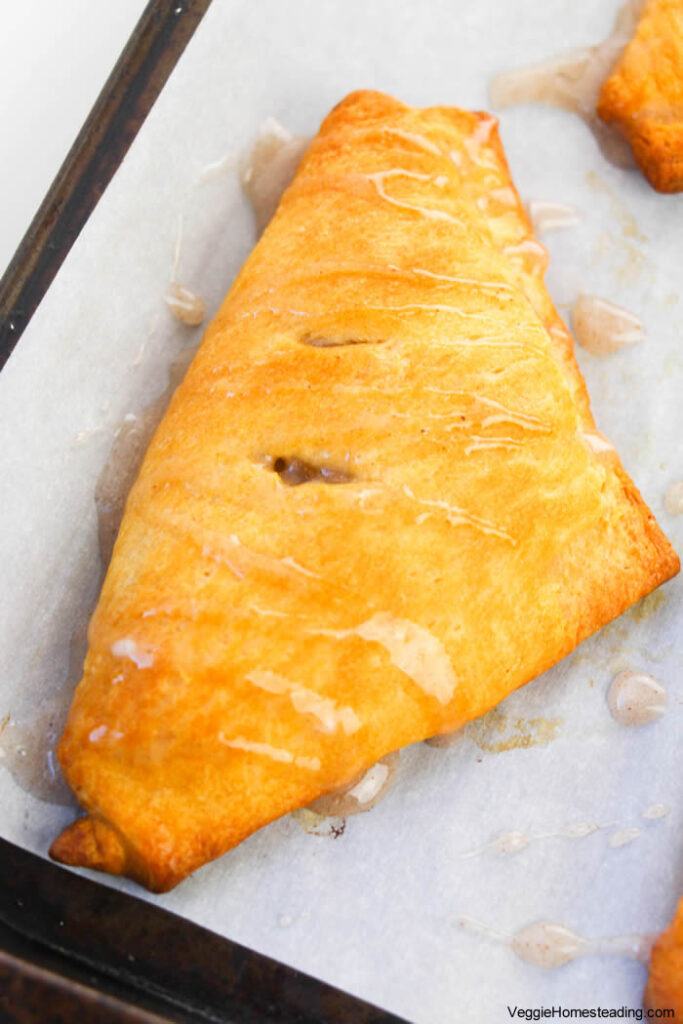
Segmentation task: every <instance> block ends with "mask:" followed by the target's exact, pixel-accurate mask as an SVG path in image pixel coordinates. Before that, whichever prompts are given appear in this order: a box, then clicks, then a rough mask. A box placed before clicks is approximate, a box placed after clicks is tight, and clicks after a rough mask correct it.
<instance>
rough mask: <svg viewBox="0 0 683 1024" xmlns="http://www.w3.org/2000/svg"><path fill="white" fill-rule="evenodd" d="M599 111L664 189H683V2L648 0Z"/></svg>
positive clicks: (607, 84) (656, 184)
mask: <svg viewBox="0 0 683 1024" xmlns="http://www.w3.org/2000/svg"><path fill="white" fill-rule="evenodd" d="M598 114H599V116H600V117H601V118H602V119H603V121H605V122H606V123H607V124H609V125H613V126H614V127H615V128H616V129H617V130H618V131H619V132H620V133H621V134H622V135H623V136H624V137H625V138H626V139H628V141H629V143H630V145H631V149H632V150H633V155H634V157H635V159H636V163H637V164H638V166H639V167H640V169H641V171H642V172H643V174H644V175H645V177H646V178H647V180H648V181H649V182H650V184H651V185H652V186H653V188H656V189H657V191H658V192H680V191H681V190H682V189H683V2H682V0H646V3H645V6H644V9H643V13H642V15H641V18H640V21H639V23H638V27H637V29H636V33H635V35H634V37H633V39H632V40H631V41H630V42H629V43H628V45H627V46H626V48H625V49H624V52H623V54H622V55H621V57H620V59H619V61H618V62H617V65H616V67H615V68H614V71H613V72H612V74H611V75H610V77H609V78H608V79H607V81H606V82H605V84H604V85H603V87H602V90H601V92H600V98H599V101H598Z"/></svg>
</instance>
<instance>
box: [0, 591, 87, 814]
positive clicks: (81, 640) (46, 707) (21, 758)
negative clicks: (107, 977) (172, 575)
mask: <svg viewBox="0 0 683 1024" xmlns="http://www.w3.org/2000/svg"><path fill="white" fill-rule="evenodd" d="M89 619H90V612H89V611H88V612H87V613H86V614H85V615H84V617H83V620H82V621H81V622H80V623H79V625H78V626H77V627H76V628H75V629H74V631H73V633H72V636H71V644H70V648H69V667H68V669H67V672H66V679H65V680H64V682H63V683H62V684H61V685H60V686H59V688H58V689H57V690H56V691H55V692H54V693H53V694H51V695H50V696H47V697H43V698H42V699H41V702H40V706H39V707H38V708H32V709H31V711H30V713H28V714H26V715H15V714H12V713H11V712H10V713H9V714H8V715H6V716H5V718H4V719H3V720H2V721H0V766H2V767H4V768H6V769H7V771H8V772H9V773H10V775H11V776H12V778H13V779H14V781H15V782H16V783H17V785H18V786H20V787H21V788H22V789H23V790H25V791H26V792H27V793H30V794H31V795H32V796H35V797H37V798H38V799H39V800H43V801H45V802H46V803H51V804H59V805H62V806H68V807H71V806H76V798H75V797H74V795H73V793H72V792H71V790H70V789H69V787H68V786H67V784H66V782H65V781H64V776H63V775H62V770H61V767H60V765H59V761H58V759H57V746H58V744H59V739H60V737H61V735H62V732H63V731H64V725H65V723H66V718H67V715H68V713H69V705H70V704H71V698H72V697H73V691H74V687H75V686H76V683H77V682H78V680H79V679H80V678H81V674H82V672H83V661H84V659H85V654H86V651H87V647H88V621H89Z"/></svg>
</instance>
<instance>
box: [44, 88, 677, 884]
mask: <svg viewBox="0 0 683 1024" xmlns="http://www.w3.org/2000/svg"><path fill="white" fill-rule="evenodd" d="M544 269H545V253H544V251H543V250H542V248H541V247H540V246H539V245H538V243H536V242H535V241H534V240H533V238H532V236H531V229H530V225H529V223H528V220H527V218H526V215H525V214H524V212H523V208H522V206H521V203H520V202H519V197H518V195H517V193H516V191H515V189H514V186H513V185H512V182H511V180H510V177H509V173H508V169H507V165H506V163H505V159H504V157H503V153H502V150H501V147H500V142H499V140H498V135H497V128H496V122H495V120H494V119H492V118H491V117H489V116H488V115H486V114H476V113H467V112H464V111H460V110H454V109H450V108H445V107H444V108H432V109H429V110H424V111H420V110H415V109H411V108H409V107H406V106H404V105H403V104H401V103H398V102H397V101H396V100H393V99H391V98H389V97H387V96H383V95H381V94H379V93H374V92H358V93H354V94H352V95H351V96H349V97H348V98H347V99H346V100H344V101H343V102H342V103H341V104H339V106H337V107H336V108H335V109H334V110H333V111H332V113H331V114H330V115H329V116H328V117H327V119H326V120H325V121H324V123H323V125H322V127H321V129H320V133H319V135H318V136H317V138H316V139H315V140H314V142H313V143H312V145H311V147H310V149H309V150H308V152H307V154H306V156H305V157H304V160H303V162H302V164H301V166H300V169H299V171H298V173H297V176H296V178H295V180H294V182H293V184H292V185H291V187H290V188H289V189H288V191H287V192H286V193H285V196H284V198H283V200H282V203H281V204H280V207H279V209H278V212H277V214H276V216H275V218H274V220H273V221H272V222H271V224H270V226H269V227H268V229H267V230H266V232H265V234H264V235H263V237H262V239H261V241H260V242H259V244H258V245H257V247H256V249H255V250H254V252H253V253H252V255H251V256H250V258H249V259H248V261H247V263H246V264H245V266H244V268H243V270H242V272H241V273H240V275H239V277H238V279H237V281H236V282H235V284H234V286H233V288H232V289H231V291H230V293H229V295H228V297H227V299H226V300H225V303H224V305H223V307H222V309H221V310H220V312H219V314H218V315H217V317H216V319H215V320H214V322H213V323H212V325H211V326H210V328H209V330H208V331H207V334H206V337H205V339H204V341H203V344H202V346H201V348H200V351H199V353H198V355H197V357H196V359H195V361H194V362H193V364H192V366H191V368H190V370H189V372H188V374H187V377H186V378H185V380H184V382H183V384H182V385H181V386H180V388H179V389H178V391H177V393H176V395H175V397H174V399H173V401H172V403H171V406H170V408H169V411H168V413H167V415H166V417H165V419H164V421H163V422H162V424H161V426H160V427H159V429H158V431H157V433H156V435H155V437H154V440H153V442H152V444H151V446H150V449H149V451H148V453H147V456H146V459H145V462H144V465H143V467H142V470H141V473H140V476H139V478H138V480H137V483H136V484H135V486H134V488H133V490H132V492H131V495H130V498H129V500H128V503H127V507H126V513H125V517H124V520H123V524H122V527H121V531H120V534H119V537H118V540H117V543H116V547H115V550H114V555H113V559H112V563H111V566H110V569H109V572H108V574H107V578H106V580H105V583H104V587H103V590H102V594H101V597H100V601H99V604H98V607H97V610H96V612H95V615H94V617H93V620H92V624H91V628H90V650H89V653H88V657H87V659H86V663H85V669H84V676H83V680H82V682H81V683H80V685H79V687H78V689H77V691H76V695H75V697H74V702H73V707H72V710H71V714H70V716H69V720H68V724H67V728H66V731H65V733H64V737H63V739H62V742H61V745H60V750H59V754H60V760H61V763H62V767H63V769H64V773H65V775H66V777H67V779H68V781H69V784H70V785H71V786H72V788H73V789H74V791H75V792H76V794H77V796H78V798H79V800H80V802H81V804H82V805H83V807H84V808H85V810H86V811H87V813H88V818H87V819H86V820H85V823H84V822H83V820H81V821H79V822H77V823H76V824H75V825H74V826H72V827H71V828H69V829H67V830H66V831H65V832H64V833H63V834H62V835H61V836H60V837H59V838H58V839H57V840H56V841H55V843H54V844H53V847H52V850H51V853H52V855H53V856H54V857H56V858H57V859H59V860H63V861H65V862H66V863H71V864H82V865H86V866H93V867H97V868H99V869H102V870H107V871H111V872H113V873H124V874H128V875H130V876H131V877H134V878H136V879H138V881H140V882H141V883H142V884H144V885H146V886H148V887H149V888H150V889H153V890H164V889H168V888H170V887H172V886H173V885H175V884H177V882H179V881H180V880H181V879H182V878H184V877H185V876H186V875H187V874H188V873H189V872H191V871H193V870H194V869H195V868H197V867H199V866H200V865H201V864H203V863H205V862H206V861H208V860H211V859H212V858H215V857H218V856H219V855H221V854H222V853H224V852H225V851H226V850H228V849H230V848H231V847H232V846H234V845H236V844H237V843H239V842H240V841H241V840H242V839H244V838H245V837H246V836H247V835H249V834H250V833H251V832H253V831H254V830H255V829H258V828H260V827H261V826H263V825H265V824H266V823H267V822H269V821H272V820H273V819H275V818H277V817H279V816H280V815H283V814H286V813H287V812H288V811H291V810H292V809H294V808H296V807H300V806H305V805H307V804H308V803H310V802H311V801H312V800H314V799H315V798H316V797H318V796H320V795H321V794H324V793H327V792H331V791H333V790H335V789H337V788H338V787H340V786H342V785H344V784H345V783H347V782H349V781H350V780H351V779H353V778H355V777H356V776H358V775H359V774H360V773H361V772H362V771H364V770H365V769H367V768H368V767H369V766H370V765H372V764H373V763H374V762H376V761H377V760H378V759H379V758H381V757H383V756H384V755H385V754H387V753H388V752H390V751H392V750H396V749H398V748H400V747H402V746H405V745H406V744H408V743H412V742H414V741H417V740H421V739H424V738H426V737H429V736H433V735H435V734H438V733H442V732H447V731H451V730H453V729H456V728H458V727H459V726H461V725H462V724H464V723H465V722H467V721H468V720H470V719H472V718H474V717H476V716H477V715H480V714H482V713H483V712H484V711H486V710H487V709H489V708H490V707H492V706H493V705H495V704H497V703H498V702H499V701H500V700H501V699H502V698H503V697H505V696H506V694H508V693H510V692H511V691H512V690H514V689H515V688H516V687H518V686H521V685H522V684H523V683H525V682H527V681H528V680H529V679H532V678H534V677H535V676H536V675H538V674H539V673H540V672H542V671H544V670H545V669H547V668H549V667H550V666H551V665H553V664H554V663H555V662H556V661H558V660H559V659H560V658H562V657H563V656H564V655H565V654H567V653H568V652H569V651H571V650H572V649H573V648H574V647H575V646H576V644H577V643H579V642H580V641H581V640H582V639H583V638H584V637H585V636H587V635H588V634H589V633H592V632H593V631H594V630H596V629H598V628H599V627H600V626H601V625H603V624H604V623H605V622H607V621H609V620H610V619H612V618H614V617H615V616H616V615H618V614H619V613H620V612H622V611H623V610H624V609H625V608H627V607H628V606H629V605H630V604H632V603H633V602H634V601H636V600H638V598H640V597H642V596H643V595H644V594H647V593H648V592H649V591H651V590H652V589H653V588H654V587H655V586H657V585H658V584H659V583H661V582H663V581H664V580H666V579H667V578H669V577H670V576H671V575H673V574H674V573H675V572H676V571H677V569H678V560H677V558H676V556H675V554H674V552H673V551H672V549H671V547H670V546H669V544H668V542H667V541H666V539H665V538H664V536H663V535H662V533H661V532H660V530H659V528H658V527H657V525H656V523H655V521H654V519H653V517H652V515H651V513H650V512H649V510H648V509H647V508H646V506H645V505H644V504H643V502H642V500H641V498H640V496H639V495H638V492H637V491H636V489H635V487H634V486H633V484H632V483H631V481H630V480H629V478H628V477H627V476H626V474H625V473H624V471H623V469H622V467H621V464H620V463H619V460H618V458H617V457H616V453H614V450H613V449H611V448H610V447H609V446H608V445H605V443H604V439H602V438H601V437H600V436H599V435H597V434H596V432H595V426H594V423H593V419H592V417H591V414H590V410H589V407H588V399H587V396H586V392H585V387H584V384H583V381H582V379H581V375H580V373H579V370H578V368H577V366H576V364H575V362H574V358H573V355H572V347H571V339H570V338H569V336H568V334H567V332H566V330H565V328H564V326H563V325H562V323H561V321H560V320H559V317H558V316H557V313H556V312H555V310H554V308H553V306H552V303H551V302H550V299H549V298H548V296H547V293H546V292H545V289H544V287H543V271H544ZM596 439H597V440H596ZM302 467H304V470H305V471H304V472H303V474H302ZM316 471H317V472H318V478H317V479H315V478H313V479H311V478H310V474H311V473H313V475H314V476H315V472H316ZM323 471H324V472H323ZM297 473H298V474H299V478H301V476H302V475H303V477H304V478H306V474H307V473H308V478H307V482H305V483H300V484H299V485H298V486H291V485H290V484H289V483H288V482H287V481H288V480H290V481H291V479H292V474H294V476H296V474H297ZM325 473H327V474H328V479H331V478H334V479H335V480H336V481H337V482H336V483H334V484H331V483H325V482H322V477H323V476H324V474H325ZM288 474H289V476H288Z"/></svg>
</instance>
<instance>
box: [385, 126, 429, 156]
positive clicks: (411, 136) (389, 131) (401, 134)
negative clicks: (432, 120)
mask: <svg viewBox="0 0 683 1024" xmlns="http://www.w3.org/2000/svg"><path fill="white" fill-rule="evenodd" d="M382 131H383V132H384V134H385V135H393V136H395V137H396V138H399V139H404V140H405V141H406V142H412V143H413V144H414V145H415V146H418V148H419V149H424V150H425V152H426V153H433V154H434V155H435V156H442V155H443V154H442V153H441V150H440V149H439V147H438V146H436V145H435V144H434V143H433V142H432V141H431V140H430V139H428V138H427V137H426V136H425V135H420V134H419V133H417V132H406V131H404V130H403V129H402V128H392V127H390V126H388V125H387V126H385V127H384V128H383V129H382Z"/></svg>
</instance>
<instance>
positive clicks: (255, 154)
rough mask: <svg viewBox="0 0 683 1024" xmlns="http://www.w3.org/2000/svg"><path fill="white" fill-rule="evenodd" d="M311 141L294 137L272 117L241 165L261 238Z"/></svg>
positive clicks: (265, 123) (263, 127) (301, 137)
mask: <svg viewBox="0 0 683 1024" xmlns="http://www.w3.org/2000/svg"><path fill="white" fill-rule="evenodd" d="M309 144H310V139H309V138H305V137H304V136H301V135H294V134H292V132H290V131H288V130H287V129H286V128H284V127H283V126H282V125H281V124H280V123H279V122H278V121H276V120H275V118H273V117H269V118H268V119H267V120H266V121H265V122H264V124H263V126H262V127H261V130H260V131H259V133H258V135H257V136H256V139H255V140H254V142H253V143H252V146H251V149H250V150H249V153H248V154H247V156H246V158H245V159H244V160H243V161H242V165H241V173H240V177H241V181H242V188H243V189H244V191H245V193H246V195H247V197H248V199H249V202H250V203H251V205H252V209H253V211H254V217H255V218H256V232H257V234H258V235H261V234H262V232H263V231H264V230H265V228H266V227H267V226H268V223H269V222H270V220H271V219H272V217H273V214H274V213H275V211H276V209H277V207H278V204H279V202H280V199H281V198H282V194H283V192H284V191H285V189H286V188H287V186H288V185H290V184H291V183H292V181H293V179H294V175H295V174H296V172H297V168H298V166H299V164H300V163H301V158H302V156H303V155H304V153H305V152H306V150H307V149H308V146H309Z"/></svg>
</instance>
